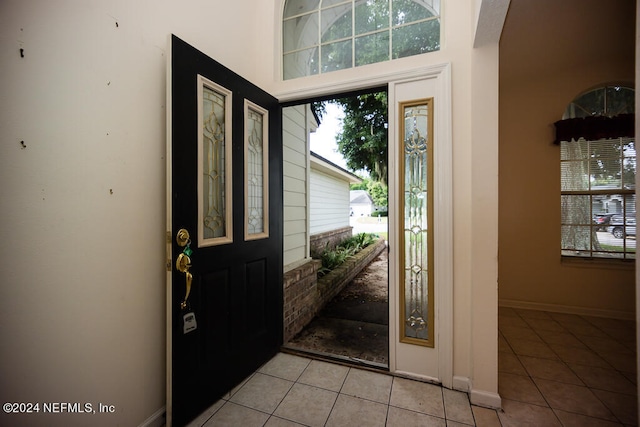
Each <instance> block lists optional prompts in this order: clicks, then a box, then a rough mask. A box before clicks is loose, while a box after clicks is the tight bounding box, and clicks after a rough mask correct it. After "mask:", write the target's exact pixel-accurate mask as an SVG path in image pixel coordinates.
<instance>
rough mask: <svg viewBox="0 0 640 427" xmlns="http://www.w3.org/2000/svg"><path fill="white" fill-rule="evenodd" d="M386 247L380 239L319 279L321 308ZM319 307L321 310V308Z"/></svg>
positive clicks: (319, 302)
mask: <svg viewBox="0 0 640 427" xmlns="http://www.w3.org/2000/svg"><path fill="white" fill-rule="evenodd" d="M385 249H386V245H385V242H384V239H378V240H377V241H376V242H375V243H373V244H371V245H369V246H367V247H366V248H364V249H363V250H361V251H360V252H358V253H357V254H355V255H354V256H353V257H352V258H349V259H348V260H346V261H345V262H344V263H343V264H341V265H340V266H339V267H338V268H336V269H335V270H332V271H330V272H329V273H328V274H326V275H324V276H322V277H320V278H319V279H318V304H319V305H320V309H322V307H324V306H325V304H326V303H328V302H329V301H331V300H332V299H333V298H334V297H335V296H336V295H338V294H339V293H340V291H341V290H342V289H344V287H345V286H346V285H347V284H348V283H349V282H351V281H352V280H353V279H354V278H355V277H356V276H357V275H358V273H360V272H361V271H362V270H363V269H364V268H365V267H366V266H368V265H369V264H370V263H371V261H373V260H374V259H375V258H376V257H377V256H378V255H380V253H381V252H382V251H383V250H385ZM320 309H319V310H320ZM319 310H318V311H319Z"/></svg>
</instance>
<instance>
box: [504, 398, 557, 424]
mask: <svg viewBox="0 0 640 427" xmlns="http://www.w3.org/2000/svg"><path fill="white" fill-rule="evenodd" d="M502 409H503V410H502V411H498V417H499V418H500V422H501V424H502V427H541V426H545V427H561V426H562V424H560V421H558V418H557V417H556V416H555V414H554V413H553V411H552V410H551V408H548V407H544V406H538V405H532V404H530V403H523V402H516V401H513V400H508V399H503V400H502Z"/></svg>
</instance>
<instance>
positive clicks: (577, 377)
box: [498, 307, 638, 427]
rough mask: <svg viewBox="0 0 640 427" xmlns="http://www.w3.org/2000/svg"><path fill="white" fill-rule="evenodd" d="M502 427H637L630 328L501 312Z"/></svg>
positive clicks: (621, 324)
mask: <svg viewBox="0 0 640 427" xmlns="http://www.w3.org/2000/svg"><path fill="white" fill-rule="evenodd" d="M498 325H499V326H498V329H499V332H500V334H499V338H498V339H499V342H498V344H499V349H498V350H499V352H498V371H499V372H498V391H499V393H500V396H501V397H502V409H503V411H500V412H499V413H498V415H499V418H500V421H501V423H502V426H504V427H507V426H522V425H532V426H635V425H638V417H637V386H636V329H635V322H633V321H625V320H617V319H606V318H599V317H590V316H578V315H573V314H560V313H550V312H544V311H535V310H523V309H512V308H503V307H501V308H500V309H499V311H498Z"/></svg>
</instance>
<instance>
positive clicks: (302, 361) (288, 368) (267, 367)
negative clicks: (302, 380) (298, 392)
mask: <svg viewBox="0 0 640 427" xmlns="http://www.w3.org/2000/svg"><path fill="white" fill-rule="evenodd" d="M309 363H311V359H307V358H306V357H300V356H295V355H293V354H287V353H278V354H276V355H275V356H274V357H273V359H271V360H270V361H268V362H267V363H265V364H264V365H262V367H261V368H260V369H258V372H261V373H263V374H267V375H272V376H274V377H278V378H284V379H285V380H289V381H295V380H297V379H298V377H299V376H300V374H302V372H303V371H304V370H305V368H306V367H307V366H309Z"/></svg>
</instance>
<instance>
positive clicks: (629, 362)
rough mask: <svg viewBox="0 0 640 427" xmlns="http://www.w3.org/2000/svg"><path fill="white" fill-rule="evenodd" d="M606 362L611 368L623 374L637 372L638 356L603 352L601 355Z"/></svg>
mask: <svg viewBox="0 0 640 427" xmlns="http://www.w3.org/2000/svg"><path fill="white" fill-rule="evenodd" d="M600 357H602V358H603V359H604V360H606V361H607V362H608V363H609V364H610V365H611V366H613V367H614V368H615V369H617V370H618V371H622V372H636V370H637V365H636V363H637V362H636V355H635V354H633V353H631V354H629V353H608V352H603V353H601V354H600Z"/></svg>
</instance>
